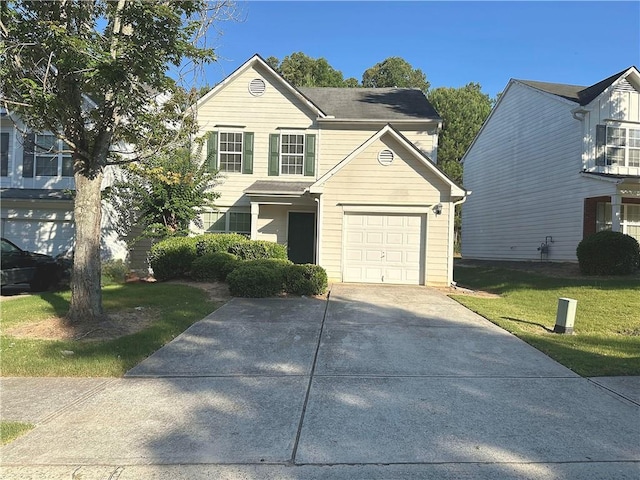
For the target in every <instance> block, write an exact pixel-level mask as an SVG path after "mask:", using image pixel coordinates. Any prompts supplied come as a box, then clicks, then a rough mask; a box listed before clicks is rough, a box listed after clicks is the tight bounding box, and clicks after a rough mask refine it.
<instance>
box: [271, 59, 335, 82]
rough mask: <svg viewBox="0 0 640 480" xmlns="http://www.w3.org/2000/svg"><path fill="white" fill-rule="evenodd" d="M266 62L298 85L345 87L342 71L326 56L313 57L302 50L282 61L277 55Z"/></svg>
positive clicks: (286, 78)
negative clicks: (332, 64)
mask: <svg viewBox="0 0 640 480" xmlns="http://www.w3.org/2000/svg"><path fill="white" fill-rule="evenodd" d="M266 62H267V63H268V64H269V65H270V66H271V67H273V68H274V69H275V70H276V71H277V72H278V73H280V75H282V76H283V77H284V78H285V80H287V81H288V82H289V83H291V84H292V85H294V86H296V87H344V86H345V83H344V78H343V76H342V72H340V71H339V70H336V69H334V68H333V67H332V66H331V65H329V62H327V60H326V59H324V58H317V59H314V58H311V57H309V56H307V55H305V54H304V53H302V52H296V53H292V54H291V55H287V56H286V57H284V59H283V60H282V62H281V63H278V59H277V58H275V57H269V58H267V59H266Z"/></svg>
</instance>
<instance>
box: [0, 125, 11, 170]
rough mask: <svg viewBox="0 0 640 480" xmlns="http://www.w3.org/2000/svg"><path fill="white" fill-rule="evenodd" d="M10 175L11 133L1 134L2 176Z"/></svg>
mask: <svg viewBox="0 0 640 480" xmlns="http://www.w3.org/2000/svg"><path fill="white" fill-rule="evenodd" d="M8 175H9V134H8V133H2V134H0V176H1V177H6V176H8Z"/></svg>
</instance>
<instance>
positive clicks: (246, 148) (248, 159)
mask: <svg viewBox="0 0 640 480" xmlns="http://www.w3.org/2000/svg"><path fill="white" fill-rule="evenodd" d="M242 150H243V152H242V173H246V174H252V173H253V132H244V135H243V145H242Z"/></svg>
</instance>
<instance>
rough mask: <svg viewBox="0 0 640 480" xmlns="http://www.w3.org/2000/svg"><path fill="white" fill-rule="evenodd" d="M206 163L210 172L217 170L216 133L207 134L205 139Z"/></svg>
mask: <svg viewBox="0 0 640 480" xmlns="http://www.w3.org/2000/svg"><path fill="white" fill-rule="evenodd" d="M207 163H208V165H209V171H210V172H215V171H216V170H218V132H209V136H208V137H207Z"/></svg>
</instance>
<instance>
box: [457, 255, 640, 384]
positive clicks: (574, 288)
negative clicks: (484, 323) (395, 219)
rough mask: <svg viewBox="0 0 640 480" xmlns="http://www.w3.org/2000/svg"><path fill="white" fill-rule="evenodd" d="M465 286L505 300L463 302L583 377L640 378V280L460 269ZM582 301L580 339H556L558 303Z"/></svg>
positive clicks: (461, 297) (578, 321)
mask: <svg viewBox="0 0 640 480" xmlns="http://www.w3.org/2000/svg"><path fill="white" fill-rule="evenodd" d="M455 280H456V282H458V284H459V285H461V286H464V287H468V288H471V289H474V290H484V291H488V292H492V293H496V294H498V295H500V298H483V297H479V296H478V297H476V296H464V295H452V297H453V298H454V299H455V300H457V301H458V302H460V303H462V304H463V305H465V306H466V307H468V308H469V309H471V310H473V311H474V312H476V313H479V314H480V315H482V316H483V317H485V318H487V319H489V320H490V321H492V322H493V323H495V324H497V325H499V326H500V327H502V328H504V329H505V330H507V331H509V332H511V333H513V334H515V335H516V336H518V337H519V338H521V339H523V340H524V341H526V342H527V343H529V344H531V345H533V346H534V347H536V348H537V349H539V350H541V351H542V352H544V353H546V354H547V355H549V356H550V357H552V358H554V359H555V360H557V361H558V362H560V363H561V364H563V365H565V366H566V367H568V368H570V369H571V370H573V371H575V372H576V373H578V374H579V375H582V376H587V377H591V376H615V375H640V278H639V277H638V276H633V277H607V278H603V277H583V278H561V277H556V276H553V277H552V276H546V275H540V274H534V273H528V272H524V271H520V270H510V269H504V268H492V267H485V266H481V267H463V266H456V269H455ZM561 297H568V298H573V299H576V300H577V301H578V303H577V311H576V319H575V325H574V329H575V335H559V334H555V333H552V331H553V327H554V325H555V320H556V310H557V305H558V299H559V298H561Z"/></svg>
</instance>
